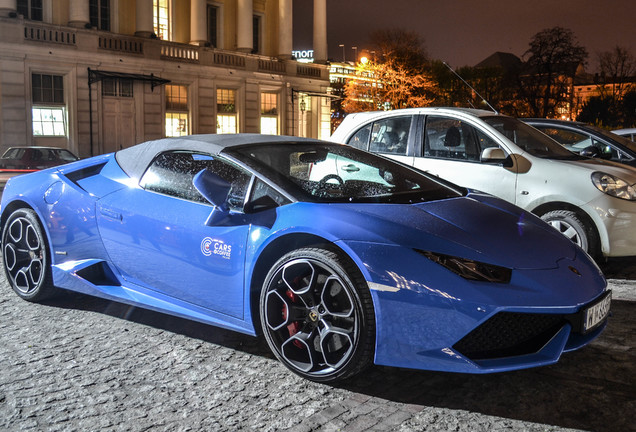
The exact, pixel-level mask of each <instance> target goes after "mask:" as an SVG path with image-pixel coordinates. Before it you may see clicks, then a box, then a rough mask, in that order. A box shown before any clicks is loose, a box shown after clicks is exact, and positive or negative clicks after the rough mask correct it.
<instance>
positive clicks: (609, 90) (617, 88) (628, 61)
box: [598, 45, 636, 103]
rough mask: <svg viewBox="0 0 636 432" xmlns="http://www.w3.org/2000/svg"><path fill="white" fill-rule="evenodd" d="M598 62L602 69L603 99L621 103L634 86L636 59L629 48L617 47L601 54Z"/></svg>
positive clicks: (601, 91)
mask: <svg viewBox="0 0 636 432" xmlns="http://www.w3.org/2000/svg"><path fill="white" fill-rule="evenodd" d="M598 61H599V64H600V67H601V82H600V83H599V91H600V93H601V97H602V98H609V99H610V100H611V101H612V102H613V103H620V101H621V100H622V98H623V95H625V93H626V92H627V91H629V89H630V87H631V86H632V81H633V76H634V74H636V59H635V58H634V56H633V55H632V54H631V53H630V52H629V50H628V49H627V48H623V47H620V46H618V45H617V46H615V47H614V49H612V50H611V51H604V52H602V53H600V54H599V55H598Z"/></svg>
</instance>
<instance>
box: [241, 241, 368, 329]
mask: <svg viewBox="0 0 636 432" xmlns="http://www.w3.org/2000/svg"><path fill="white" fill-rule="evenodd" d="M312 246H313V247H315V246H322V247H325V246H326V247H327V248H328V249H330V250H332V251H334V252H336V253H338V254H339V255H341V256H342V257H344V258H346V259H347V260H349V261H351V263H352V264H353V265H354V266H355V267H356V268H357V269H358V271H360V269H359V267H358V265H357V264H356V263H355V261H354V260H353V259H352V258H351V257H350V256H349V254H348V253H347V252H345V251H344V250H343V249H342V248H340V247H339V246H338V245H336V244H335V243H333V242H332V241H330V240H327V239H326V238H324V237H321V236H318V235H315V234H308V233H290V234H287V235H284V236H281V237H278V238H276V239H275V240H273V241H272V242H271V243H269V244H268V245H267V246H266V247H265V249H263V251H262V252H261V253H260V255H259V257H258V260H257V261H256V264H255V265H254V267H253V269H252V276H251V279H250V290H249V302H250V315H251V318H252V323H253V325H254V330H255V332H256V333H257V334H260V333H262V329H261V324H260V315H259V298H260V294H261V289H262V285H263V282H264V281H265V277H266V276H267V272H268V271H269V269H270V268H271V267H272V266H273V265H274V263H275V262H276V261H277V260H278V259H279V258H280V257H282V256H283V255H285V254H286V253H288V252H291V251H293V250H296V249H300V248H305V247H312Z"/></svg>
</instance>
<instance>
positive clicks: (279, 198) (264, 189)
mask: <svg viewBox="0 0 636 432" xmlns="http://www.w3.org/2000/svg"><path fill="white" fill-rule="evenodd" d="M266 196H267V197H270V198H271V199H273V200H274V201H275V202H276V204H278V205H279V206H282V205H285V204H289V203H290V202H291V201H290V200H289V199H288V198H286V197H285V196H284V195H283V194H281V193H280V192H278V191H277V190H276V189H274V188H273V187H271V186H270V185H268V184H267V183H265V182H264V181H262V180H261V179H258V178H257V179H256V181H255V182H254V186H253V187H252V197H251V199H250V201H256V200H258V199H259V198H263V197H266Z"/></svg>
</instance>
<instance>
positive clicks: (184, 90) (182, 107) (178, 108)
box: [166, 85, 189, 137]
mask: <svg viewBox="0 0 636 432" xmlns="http://www.w3.org/2000/svg"><path fill="white" fill-rule="evenodd" d="M188 117H189V113H188V87H186V86H182V85H166V136H167V137H176V136H183V135H188V133H189V128H188Z"/></svg>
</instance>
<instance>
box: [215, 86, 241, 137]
mask: <svg viewBox="0 0 636 432" xmlns="http://www.w3.org/2000/svg"><path fill="white" fill-rule="evenodd" d="M237 132H238V122H237V111H236V90H233V89H221V88H220V89H216V133H219V134H223V133H237Z"/></svg>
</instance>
